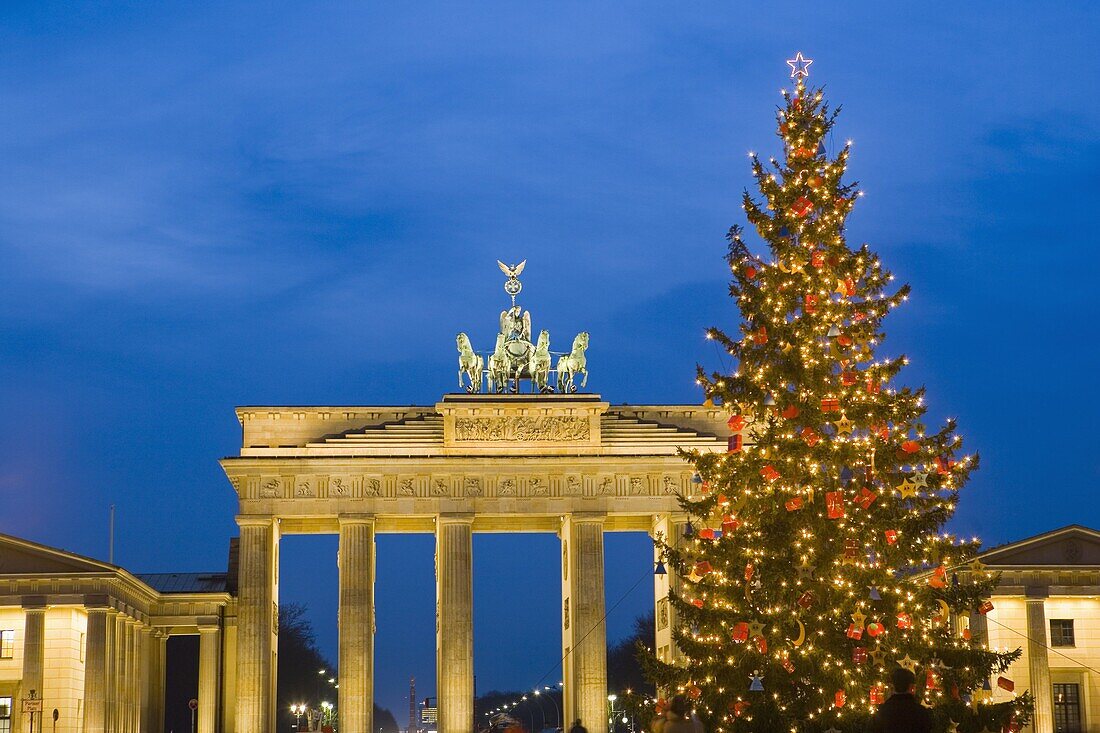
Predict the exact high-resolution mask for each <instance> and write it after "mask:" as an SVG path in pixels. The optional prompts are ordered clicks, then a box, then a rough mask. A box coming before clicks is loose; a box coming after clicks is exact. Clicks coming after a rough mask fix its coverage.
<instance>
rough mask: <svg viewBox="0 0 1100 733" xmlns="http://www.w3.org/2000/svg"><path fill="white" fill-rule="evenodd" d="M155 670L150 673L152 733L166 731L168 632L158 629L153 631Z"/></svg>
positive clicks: (153, 662)
mask: <svg viewBox="0 0 1100 733" xmlns="http://www.w3.org/2000/svg"><path fill="white" fill-rule="evenodd" d="M152 644H153V654H152V665H153V672H152V674H150V675H149V677H150V682H151V684H152V686H153V689H152V700H151V704H150V708H151V712H150V716H151V717H152V727H151V728H150V730H151V731H152V733H164V692H165V677H164V673H165V669H166V668H167V667H166V665H167V660H168V633H167V632H165V631H161V630H160V629H157V630H156V631H154V632H153V641H152Z"/></svg>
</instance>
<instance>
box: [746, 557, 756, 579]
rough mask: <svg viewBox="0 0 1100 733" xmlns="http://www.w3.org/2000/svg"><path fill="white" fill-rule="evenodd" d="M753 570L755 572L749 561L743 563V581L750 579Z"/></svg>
mask: <svg viewBox="0 0 1100 733" xmlns="http://www.w3.org/2000/svg"><path fill="white" fill-rule="evenodd" d="M755 572H756V568H754V567H753V565H752V563H751V562H750V563H746V564H745V582H746V583H747V582H749V581H750V580H752V574H753V573H755Z"/></svg>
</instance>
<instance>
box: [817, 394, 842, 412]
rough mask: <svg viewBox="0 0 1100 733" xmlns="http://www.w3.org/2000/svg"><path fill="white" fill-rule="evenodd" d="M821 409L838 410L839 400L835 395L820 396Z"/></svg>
mask: <svg viewBox="0 0 1100 733" xmlns="http://www.w3.org/2000/svg"><path fill="white" fill-rule="evenodd" d="M821 411H822V412H840V400H839V399H837V398H836V397H822V398H821Z"/></svg>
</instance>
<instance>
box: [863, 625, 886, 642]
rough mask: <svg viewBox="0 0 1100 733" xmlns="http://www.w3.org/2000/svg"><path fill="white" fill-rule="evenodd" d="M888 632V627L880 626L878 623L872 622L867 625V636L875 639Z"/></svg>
mask: <svg viewBox="0 0 1100 733" xmlns="http://www.w3.org/2000/svg"><path fill="white" fill-rule="evenodd" d="M883 631H886V627H885V626H883V625H882V624H880V623H879V622H878V621H872V622H871V623H869V624H867V635H868V636H870V637H871V638H872V639H874V638H875V637H876V636H878V635H879V634H881V633H882V632H883Z"/></svg>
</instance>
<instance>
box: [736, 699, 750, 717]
mask: <svg viewBox="0 0 1100 733" xmlns="http://www.w3.org/2000/svg"><path fill="white" fill-rule="evenodd" d="M748 709H749V703H748V702H747V701H745V700H738V701H737V702H735V703H733V714H734V716H736V717H738V718H740V717H741V716H742V715H744V714H745V711H746V710H748Z"/></svg>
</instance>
